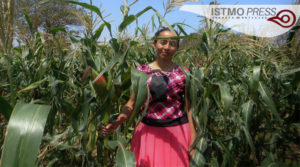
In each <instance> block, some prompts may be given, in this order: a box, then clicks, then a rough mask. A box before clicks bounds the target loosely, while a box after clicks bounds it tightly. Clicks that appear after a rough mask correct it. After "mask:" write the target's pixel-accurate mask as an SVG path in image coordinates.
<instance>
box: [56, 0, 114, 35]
mask: <svg viewBox="0 0 300 167" xmlns="http://www.w3.org/2000/svg"><path fill="white" fill-rule="evenodd" d="M61 1H65V2H68V3H72V4H76V5H80V6H81V7H83V8H86V9H89V10H91V11H93V12H95V13H96V14H97V15H98V16H99V17H100V18H101V20H102V21H103V22H104V24H105V25H106V27H107V29H108V31H109V34H110V36H111V37H112V32H111V25H110V24H109V23H108V22H107V21H105V20H104V18H103V16H102V13H101V12H100V9H99V8H97V7H96V6H94V5H90V4H87V3H82V2H77V1H69V0H61Z"/></svg>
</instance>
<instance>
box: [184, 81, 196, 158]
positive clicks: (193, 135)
mask: <svg viewBox="0 0 300 167" xmlns="http://www.w3.org/2000/svg"><path fill="white" fill-rule="evenodd" d="M184 98H185V104H186V112H187V117H188V120H189V124H190V132H191V145H192V144H193V143H194V141H195V139H196V136H197V134H196V129H195V126H194V120H193V113H192V110H191V103H190V101H189V98H188V89H187V86H186V87H185V93H184ZM191 145H190V146H191ZM194 152H195V148H193V149H192V150H191V151H190V152H189V155H190V158H191V157H193V155H194Z"/></svg>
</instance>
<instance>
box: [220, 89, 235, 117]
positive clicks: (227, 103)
mask: <svg viewBox="0 0 300 167" xmlns="http://www.w3.org/2000/svg"><path fill="white" fill-rule="evenodd" d="M217 85H219V88H220V93H221V102H222V104H223V107H224V111H225V112H226V111H227V110H228V109H229V108H230V107H231V105H232V102H233V97H232V95H231V94H230V88H229V86H228V84H226V83H218V84H217Z"/></svg>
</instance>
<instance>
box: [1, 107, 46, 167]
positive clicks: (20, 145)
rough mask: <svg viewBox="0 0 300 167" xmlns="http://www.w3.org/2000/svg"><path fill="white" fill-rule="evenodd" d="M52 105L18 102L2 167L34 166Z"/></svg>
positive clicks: (11, 120) (9, 130) (10, 124)
mask: <svg viewBox="0 0 300 167" xmlns="http://www.w3.org/2000/svg"><path fill="white" fill-rule="evenodd" d="M49 111H50V106H46V105H37V104H22V103H17V104H16V106H15V108H14V110H13V112H12V115H11V117H10V120H9V123H8V128H7V135H6V137H5V140H4V149H3V152H2V160H1V164H0V166H1V167H10V166H12V167H33V166H36V165H35V161H36V158H37V153H38V150H39V146H40V144H41V140H42V136H43V131H44V126H45V123H46V120H47V116H48V113H49Z"/></svg>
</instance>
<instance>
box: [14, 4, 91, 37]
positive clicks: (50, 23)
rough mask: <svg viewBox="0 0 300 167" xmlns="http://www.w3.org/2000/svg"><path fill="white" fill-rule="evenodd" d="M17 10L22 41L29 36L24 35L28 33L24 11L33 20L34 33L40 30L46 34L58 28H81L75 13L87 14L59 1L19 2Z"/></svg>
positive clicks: (18, 28)
mask: <svg viewBox="0 0 300 167" xmlns="http://www.w3.org/2000/svg"><path fill="white" fill-rule="evenodd" d="M16 8H17V10H16V23H17V25H16V29H17V30H18V31H19V34H20V35H21V37H20V38H21V39H22V38H26V37H24V35H27V34H28V33H24V31H28V29H27V28H26V27H27V23H26V20H25V16H24V13H23V12H24V11H25V12H27V13H28V16H29V18H30V20H31V23H32V30H33V32H37V31H38V30H40V31H44V32H46V33H49V32H50V30H51V29H53V28H57V27H59V28H65V29H70V28H72V27H74V26H81V25H82V23H81V22H80V20H78V18H77V16H76V15H75V14H74V13H76V12H79V13H81V14H86V13H85V11H84V10H83V9H82V8H78V7H76V6H75V5H72V4H69V3H66V2H62V1H57V0H51V1H46V2H45V1H39V0H19V1H18V2H16ZM22 36H23V37H22Z"/></svg>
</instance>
